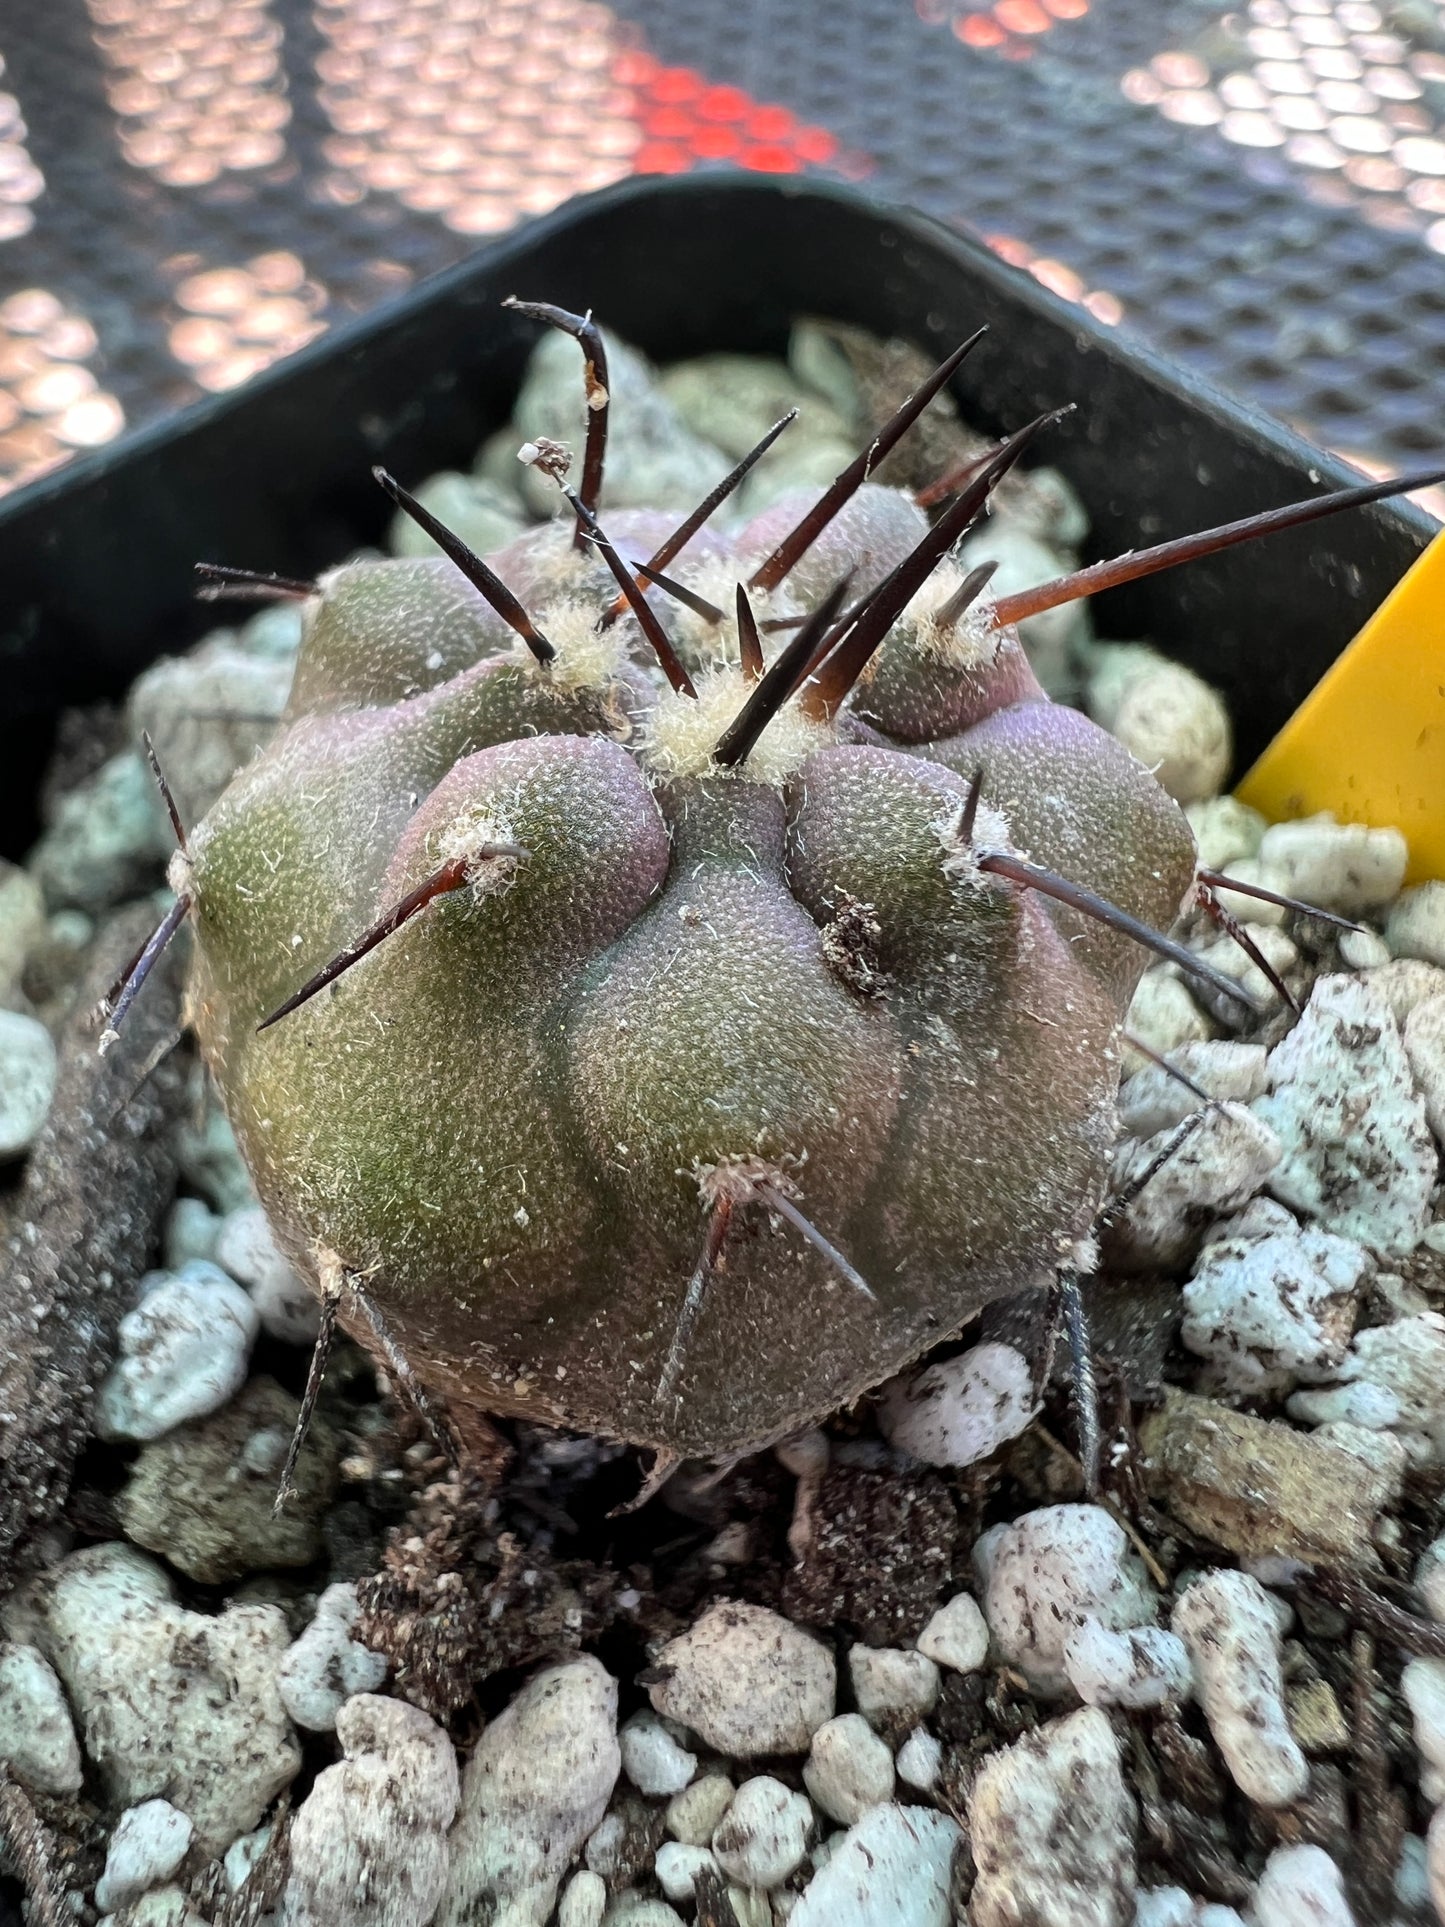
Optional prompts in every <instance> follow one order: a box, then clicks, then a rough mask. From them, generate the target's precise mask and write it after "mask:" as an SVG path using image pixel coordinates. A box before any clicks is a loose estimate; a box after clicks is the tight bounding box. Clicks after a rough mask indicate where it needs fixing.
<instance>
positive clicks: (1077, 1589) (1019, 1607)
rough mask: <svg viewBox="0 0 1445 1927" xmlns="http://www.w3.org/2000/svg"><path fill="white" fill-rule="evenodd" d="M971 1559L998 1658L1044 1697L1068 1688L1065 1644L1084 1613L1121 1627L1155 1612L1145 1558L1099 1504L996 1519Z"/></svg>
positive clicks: (1141, 1621)
mask: <svg viewBox="0 0 1445 1927" xmlns="http://www.w3.org/2000/svg"><path fill="white" fill-rule="evenodd" d="M973 1563H974V1568H975V1570H976V1571H977V1573H978V1576H979V1582H980V1585H981V1588H982V1591H983V1606H984V1612H985V1615H986V1616H987V1619H988V1626H989V1631H990V1633H991V1634H992V1637H993V1644H994V1646H995V1648H996V1649H997V1652H998V1655H999V1657H1000V1658H1001V1659H1002V1660H1003V1661H1004V1663H1005V1664H1006V1665H1009V1666H1014V1667H1017V1669H1018V1670H1019V1672H1021V1673H1022V1674H1023V1675H1024V1677H1025V1679H1027V1680H1028V1682H1029V1684H1030V1686H1031V1687H1032V1688H1033V1689H1034V1691H1035V1692H1036V1693H1038V1694H1039V1695H1040V1696H1041V1697H1045V1698H1051V1699H1056V1698H1058V1696H1059V1695H1060V1694H1062V1693H1064V1692H1066V1691H1067V1690H1068V1677H1067V1674H1066V1673H1065V1670H1064V1647H1065V1645H1066V1643H1067V1641H1068V1638H1069V1635H1070V1634H1071V1633H1072V1632H1073V1631H1074V1630H1075V1628H1076V1627H1078V1626H1079V1625H1081V1624H1082V1623H1083V1621H1084V1620H1085V1619H1088V1618H1094V1619H1097V1620H1098V1621H1099V1622H1100V1624H1101V1625H1103V1626H1105V1627H1108V1628H1109V1629H1111V1630H1113V1631H1123V1630H1124V1629H1126V1628H1129V1627H1133V1626H1147V1625H1151V1624H1152V1623H1153V1621H1154V1619H1155V1617H1156V1615H1157V1612H1158V1597H1157V1595H1156V1593H1155V1590H1154V1587H1153V1584H1152V1583H1151V1581H1150V1579H1149V1575H1148V1573H1147V1572H1146V1571H1145V1569H1144V1563H1143V1561H1142V1560H1141V1559H1140V1557H1139V1555H1138V1553H1137V1552H1135V1550H1134V1549H1133V1547H1132V1546H1131V1545H1130V1544H1129V1540H1128V1538H1127V1536H1126V1534H1125V1532H1124V1530H1123V1528H1122V1526H1120V1525H1119V1523H1118V1521H1117V1520H1116V1519H1114V1518H1113V1517H1112V1515H1111V1514H1109V1513H1108V1512H1106V1511H1105V1510H1104V1509H1103V1507H1102V1506H1096V1505H1054V1506H1043V1507H1040V1508H1039V1509H1038V1510H1037V1511H1034V1512H1026V1513H1024V1514H1023V1515H1022V1517H1020V1518H1018V1519H1015V1520H1014V1521H1013V1522H1012V1524H1008V1525H997V1526H993V1527H991V1528H990V1529H989V1530H988V1531H987V1532H985V1533H984V1534H983V1536H982V1537H981V1538H980V1539H979V1541H978V1543H977V1544H976V1545H975V1547H974V1550H973Z"/></svg>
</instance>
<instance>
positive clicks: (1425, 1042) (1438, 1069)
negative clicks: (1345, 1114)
mask: <svg viewBox="0 0 1445 1927" xmlns="http://www.w3.org/2000/svg"><path fill="white" fill-rule="evenodd" d="M1401 1038H1402V1040H1403V1042H1404V1045H1405V1055H1406V1057H1407V1058H1408V1059H1409V1060H1410V1069H1411V1071H1412V1073H1413V1074H1414V1078H1415V1088H1416V1090H1418V1091H1419V1093H1420V1095H1421V1097H1422V1098H1423V1099H1424V1101H1425V1121H1426V1123H1428V1125H1429V1126H1430V1129H1431V1130H1432V1131H1433V1132H1434V1133H1435V1141H1436V1143H1437V1144H1445V997H1427V998H1426V999H1425V1001H1424V1002H1423V1003H1419V1004H1416V1006H1415V1008H1414V1009H1413V1010H1412V1011H1411V1012H1410V1014H1409V1016H1408V1017H1406V1019H1405V1022H1404V1025H1403V1027H1402V1029H1401Z"/></svg>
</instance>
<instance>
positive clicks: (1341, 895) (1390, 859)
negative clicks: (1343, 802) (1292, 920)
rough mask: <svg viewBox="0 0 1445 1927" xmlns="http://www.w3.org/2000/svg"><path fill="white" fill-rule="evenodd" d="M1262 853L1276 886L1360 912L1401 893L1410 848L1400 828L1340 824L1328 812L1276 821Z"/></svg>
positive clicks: (1327, 906)
mask: <svg viewBox="0 0 1445 1927" xmlns="http://www.w3.org/2000/svg"><path fill="white" fill-rule="evenodd" d="M1256 854H1257V856H1258V859H1259V862H1260V865H1261V867H1262V868H1263V869H1264V870H1265V871H1267V872H1268V874H1269V877H1270V879H1271V881H1270V885H1269V887H1270V888H1271V889H1275V890H1278V891H1280V892H1281V893H1282V894H1283V895H1285V896H1290V897H1298V898H1299V899H1300V900H1301V901H1302V902H1304V903H1317V904H1318V905H1319V906H1320V908H1321V909H1322V910H1337V911H1339V912H1340V913H1341V914H1342V915H1344V916H1347V917H1357V916H1360V915H1362V914H1363V913H1364V912H1366V911H1368V910H1382V909H1383V908H1384V907H1385V905H1386V904H1388V903H1392V902H1393V901H1394V899H1395V898H1396V897H1397V896H1398V895H1399V892H1400V885H1401V884H1402V883H1403V882H1404V880H1405V864H1406V861H1407V858H1408V855H1409V848H1408V845H1407V844H1406V842H1405V839H1404V837H1403V836H1401V834H1400V832H1399V831H1398V830H1372V829H1368V828H1366V826H1365V825H1364V824H1363V823H1337V822H1336V821H1335V819H1334V817H1333V816H1331V815H1330V814H1329V812H1328V811H1324V812H1322V813H1321V814H1320V815H1318V816H1307V817H1302V818H1301V819H1300V820H1299V821H1298V822H1294V823H1273V824H1271V825H1270V827H1269V828H1268V829H1267V830H1266V831H1265V832H1264V834H1263V836H1262V837H1261V838H1260V841H1259V849H1258V851H1257V852H1256Z"/></svg>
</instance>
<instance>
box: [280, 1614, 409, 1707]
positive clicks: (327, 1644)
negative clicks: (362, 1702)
mask: <svg viewBox="0 0 1445 1927" xmlns="http://www.w3.org/2000/svg"><path fill="white" fill-rule="evenodd" d="M357 1612H358V1607H357V1602H356V1587H355V1586H354V1585H349V1584H346V1583H344V1582H343V1583H339V1584H337V1585H334V1586H328V1587H327V1588H326V1590H325V1592H323V1593H322V1595H321V1597H320V1598H319V1599H318V1600H317V1602H316V1612H315V1614H314V1616H313V1618H312V1621H311V1624H310V1625H309V1626H308V1627H307V1628H306V1630H305V1632H304V1633H302V1635H301V1637H300V1638H299V1639H298V1640H296V1641H295V1642H294V1644H293V1645H292V1646H291V1647H290V1648H289V1649H288V1651H287V1653H286V1656H285V1658H284V1659H283V1660H282V1661H281V1665H280V1668H279V1671H278V1673H277V1679H278V1682H279V1684H280V1688H281V1703H282V1705H283V1706H284V1707H285V1708H286V1711H287V1712H288V1713H289V1714H290V1715H291V1717H292V1719H293V1720H295V1722H296V1724H297V1725H298V1726H304V1727H306V1728H307V1729H308V1730H309V1731H310V1732H313V1733H326V1732H332V1731H334V1730H335V1727H336V1716H337V1714H338V1713H339V1712H340V1711H341V1708H342V1707H343V1706H344V1705H345V1703H346V1701H347V1700H349V1699H350V1698H351V1697H352V1695H353V1694H354V1693H374V1692H376V1690H377V1689H378V1687H380V1686H381V1684H382V1682H383V1681H384V1680H385V1678H386V1674H387V1663H386V1661H385V1659H383V1658H382V1656H381V1654H380V1653H373V1652H370V1651H368V1649H367V1648H366V1647H365V1646H363V1645H361V1644H360V1642H359V1641H357V1640H355V1639H353V1638H352V1636H351V1629H352V1627H353V1626H354V1625H355V1624H356V1617H357Z"/></svg>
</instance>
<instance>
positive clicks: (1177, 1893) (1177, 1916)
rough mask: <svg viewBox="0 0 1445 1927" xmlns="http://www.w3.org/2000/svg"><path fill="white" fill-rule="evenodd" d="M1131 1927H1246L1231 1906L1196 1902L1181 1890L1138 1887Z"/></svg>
mask: <svg viewBox="0 0 1445 1927" xmlns="http://www.w3.org/2000/svg"><path fill="white" fill-rule="evenodd" d="M1134 1927H1245V1922H1244V1918H1243V1916H1242V1915H1241V1914H1239V1913H1238V1912H1237V1911H1236V1910H1235V1909H1234V1908H1233V1907H1224V1906H1221V1905H1220V1904H1219V1903H1218V1902H1217V1901H1209V1900H1196V1899H1195V1898H1194V1896H1193V1894H1191V1893H1186V1892H1185V1890H1184V1888H1183V1887H1141V1888H1140V1889H1139V1892H1138V1893H1137V1894H1136V1896H1135V1899H1134Z"/></svg>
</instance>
